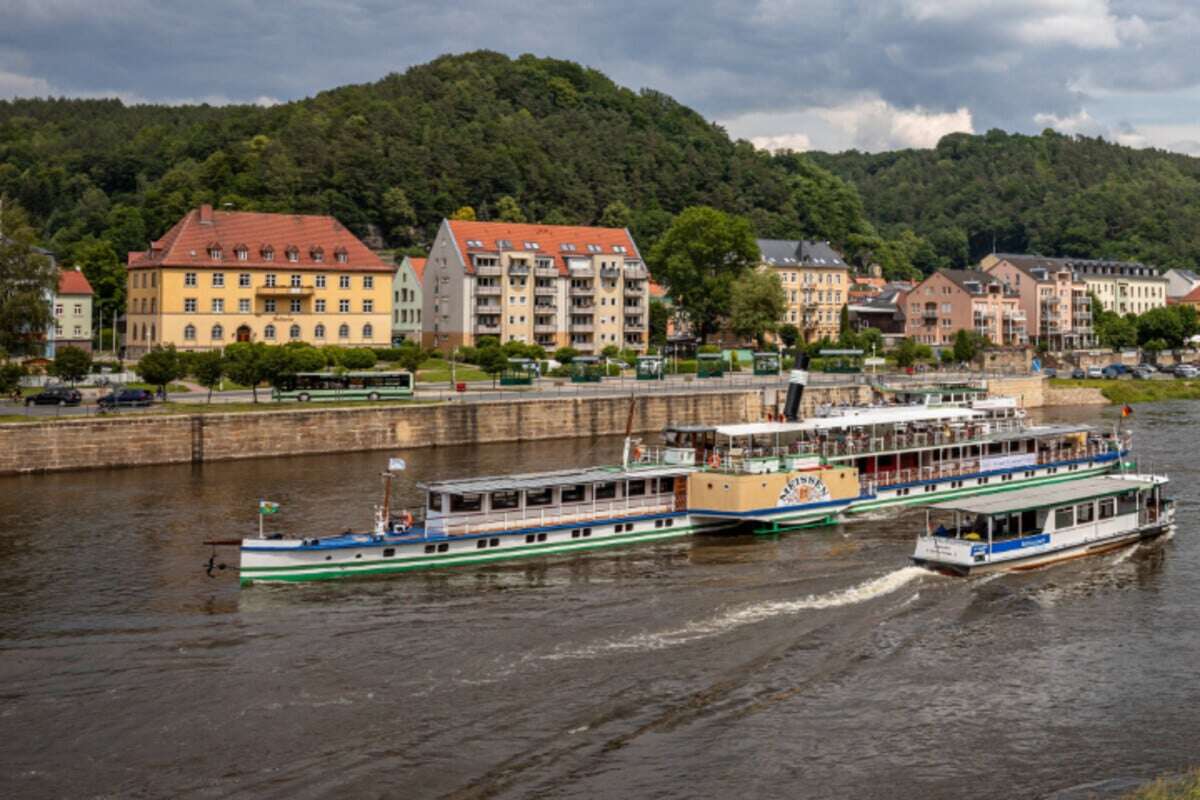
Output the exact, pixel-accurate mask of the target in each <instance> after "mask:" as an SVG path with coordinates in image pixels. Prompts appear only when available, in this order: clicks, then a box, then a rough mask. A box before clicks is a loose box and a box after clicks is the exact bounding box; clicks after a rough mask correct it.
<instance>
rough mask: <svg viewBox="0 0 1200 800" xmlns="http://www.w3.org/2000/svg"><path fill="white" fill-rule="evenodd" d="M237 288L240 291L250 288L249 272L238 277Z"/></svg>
mask: <svg viewBox="0 0 1200 800" xmlns="http://www.w3.org/2000/svg"><path fill="white" fill-rule="evenodd" d="M238 288H240V289H249V288H250V273H249V272H243V273H240V274H239V275H238Z"/></svg>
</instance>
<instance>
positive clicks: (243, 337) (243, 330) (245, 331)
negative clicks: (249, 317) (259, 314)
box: [237, 325, 250, 342]
mask: <svg viewBox="0 0 1200 800" xmlns="http://www.w3.org/2000/svg"><path fill="white" fill-rule="evenodd" d="M237 340H238V341H239V342H248V341H250V326H249V325H243V326H241V327H240V328H238V329H237Z"/></svg>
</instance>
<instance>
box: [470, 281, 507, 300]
mask: <svg viewBox="0 0 1200 800" xmlns="http://www.w3.org/2000/svg"><path fill="white" fill-rule="evenodd" d="M502 291H503V289H502V288H501V287H499V286H481V285H479V284H475V294H479V295H487V296H488V297H493V296H494V297H499V296H500V292H502Z"/></svg>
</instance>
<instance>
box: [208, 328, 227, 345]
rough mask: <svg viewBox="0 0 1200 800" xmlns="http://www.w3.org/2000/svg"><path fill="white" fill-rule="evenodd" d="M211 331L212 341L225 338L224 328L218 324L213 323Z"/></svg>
mask: <svg viewBox="0 0 1200 800" xmlns="http://www.w3.org/2000/svg"><path fill="white" fill-rule="evenodd" d="M211 333H212V340H213V341H214V342H219V341H221V340H222V339H224V338H225V329H224V328H222V327H221V326H220V325H213V326H212V331H211Z"/></svg>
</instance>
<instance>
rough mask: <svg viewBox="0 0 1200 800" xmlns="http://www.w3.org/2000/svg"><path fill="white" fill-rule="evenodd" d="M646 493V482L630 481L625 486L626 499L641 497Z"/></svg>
mask: <svg viewBox="0 0 1200 800" xmlns="http://www.w3.org/2000/svg"><path fill="white" fill-rule="evenodd" d="M645 493H646V481H644V480H640V481H630V482H629V483H627V484H626V485H625V496H626V497H641V496H642V495H644V494H645Z"/></svg>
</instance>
